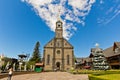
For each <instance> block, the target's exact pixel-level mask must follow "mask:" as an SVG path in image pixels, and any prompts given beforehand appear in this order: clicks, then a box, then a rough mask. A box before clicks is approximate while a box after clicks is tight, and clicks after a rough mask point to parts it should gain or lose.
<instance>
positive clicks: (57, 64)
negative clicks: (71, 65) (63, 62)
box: [56, 62, 60, 70]
mask: <svg viewBox="0 0 120 80" xmlns="http://www.w3.org/2000/svg"><path fill="white" fill-rule="evenodd" d="M56 68H57V70H60V62H57V63H56Z"/></svg>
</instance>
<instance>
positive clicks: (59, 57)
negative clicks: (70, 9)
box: [43, 20, 74, 71]
mask: <svg viewBox="0 0 120 80" xmlns="http://www.w3.org/2000/svg"><path fill="white" fill-rule="evenodd" d="M43 63H44V70H55V69H57V70H61V71H63V70H67V69H70V68H71V67H74V48H73V46H72V45H71V44H70V43H69V42H68V41H67V40H66V39H64V38H63V23H62V21H61V20H58V21H57V22H56V29H55V37H54V38H53V39H52V40H50V41H49V42H48V43H47V44H46V45H45V46H44V55H43Z"/></svg>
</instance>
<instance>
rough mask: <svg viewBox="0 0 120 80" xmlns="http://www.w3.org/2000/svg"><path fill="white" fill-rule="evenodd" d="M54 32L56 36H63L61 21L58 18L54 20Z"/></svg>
mask: <svg viewBox="0 0 120 80" xmlns="http://www.w3.org/2000/svg"><path fill="white" fill-rule="evenodd" d="M55 33H56V36H55V37H56V38H62V37H63V23H62V21H61V20H58V21H57V22H56V29H55Z"/></svg>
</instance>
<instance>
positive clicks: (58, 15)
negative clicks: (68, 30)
mask: <svg viewBox="0 0 120 80" xmlns="http://www.w3.org/2000/svg"><path fill="white" fill-rule="evenodd" d="M60 14H61V9H60V7H59V8H58V14H57V21H61V18H60Z"/></svg>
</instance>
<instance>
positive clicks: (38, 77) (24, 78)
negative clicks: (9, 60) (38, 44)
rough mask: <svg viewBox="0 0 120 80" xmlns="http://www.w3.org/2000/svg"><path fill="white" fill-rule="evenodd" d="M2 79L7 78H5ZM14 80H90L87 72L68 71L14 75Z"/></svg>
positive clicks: (5, 79)
mask: <svg viewBox="0 0 120 80" xmlns="http://www.w3.org/2000/svg"><path fill="white" fill-rule="evenodd" d="M0 80H7V78H3V79H0ZM12 80H89V79H88V75H87V74H79V75H78V74H77V75H73V74H70V73H67V72H42V73H34V74H24V75H17V76H13V77H12Z"/></svg>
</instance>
